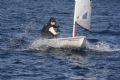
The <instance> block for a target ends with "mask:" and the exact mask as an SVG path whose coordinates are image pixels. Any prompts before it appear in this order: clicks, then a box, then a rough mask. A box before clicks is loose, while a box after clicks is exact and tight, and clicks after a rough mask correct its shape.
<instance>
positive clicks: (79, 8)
mask: <svg viewBox="0 0 120 80" xmlns="http://www.w3.org/2000/svg"><path fill="white" fill-rule="evenodd" d="M90 22H91V1H90V0H75V11H74V22H73V34H72V37H68V38H55V39H47V45H46V46H50V47H53V48H75V49H76V48H84V47H85V45H86V44H85V43H86V37H85V36H77V37H76V36H75V28H76V24H78V25H80V26H81V27H82V28H85V29H88V30H89V29H90ZM39 47H40V46H39Z"/></svg>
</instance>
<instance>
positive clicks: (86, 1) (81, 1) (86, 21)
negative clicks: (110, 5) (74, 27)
mask: <svg viewBox="0 0 120 80" xmlns="http://www.w3.org/2000/svg"><path fill="white" fill-rule="evenodd" d="M90 22H91V1H90V0H75V13H74V24H75V23H77V24H79V25H80V26H81V27H83V28H85V29H88V30H90Z"/></svg>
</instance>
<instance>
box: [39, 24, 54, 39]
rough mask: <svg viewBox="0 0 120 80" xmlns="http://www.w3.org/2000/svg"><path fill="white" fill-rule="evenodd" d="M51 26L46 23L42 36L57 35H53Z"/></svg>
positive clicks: (51, 36) (50, 36) (52, 36)
mask: <svg viewBox="0 0 120 80" xmlns="http://www.w3.org/2000/svg"><path fill="white" fill-rule="evenodd" d="M50 27H51V26H50V25H49V24H47V25H45V26H44V27H43V28H42V31H41V36H42V37H43V38H54V37H56V36H55V35H53V34H52V33H51V32H50V31H49V29H50Z"/></svg>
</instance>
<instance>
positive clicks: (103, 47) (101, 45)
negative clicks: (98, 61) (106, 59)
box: [86, 41, 120, 52]
mask: <svg viewBox="0 0 120 80" xmlns="http://www.w3.org/2000/svg"><path fill="white" fill-rule="evenodd" d="M86 46H87V49H90V50H93V51H100V52H114V51H120V47H119V46H118V45H115V44H112V43H107V42H104V41H98V42H96V43H91V42H89V41H87V42H86Z"/></svg>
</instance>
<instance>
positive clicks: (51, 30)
mask: <svg viewBox="0 0 120 80" xmlns="http://www.w3.org/2000/svg"><path fill="white" fill-rule="evenodd" d="M49 31H50V32H51V33H52V34H54V35H58V34H59V33H57V32H56V31H55V30H54V28H53V27H51V28H49Z"/></svg>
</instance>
